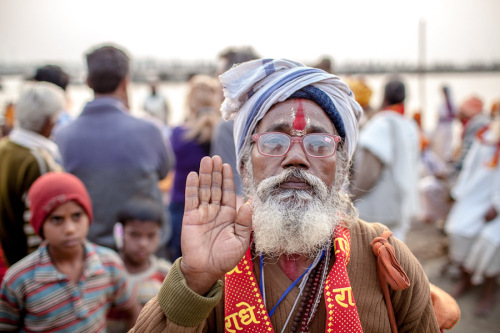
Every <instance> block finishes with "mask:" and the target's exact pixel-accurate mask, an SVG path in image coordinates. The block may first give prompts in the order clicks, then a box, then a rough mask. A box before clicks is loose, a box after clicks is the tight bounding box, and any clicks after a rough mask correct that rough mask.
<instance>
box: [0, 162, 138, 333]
mask: <svg viewBox="0 0 500 333" xmlns="http://www.w3.org/2000/svg"><path fill="white" fill-rule="evenodd" d="M28 200H29V202H30V209H31V214H32V215H31V219H30V222H31V225H32V226H33V228H34V230H35V231H36V232H37V233H38V234H39V235H40V237H42V239H44V242H43V243H42V244H41V245H40V247H39V248H38V250H37V251H35V252H33V253H31V254H30V255H28V256H27V257H25V258H24V259H22V260H21V261H19V262H18V263H16V264H15V265H13V266H11V267H10V268H9V269H8V271H7V274H6V275H5V279H4V281H3V283H2V288H1V292H0V331H2V332H6V331H14V332H34V331H37V332H49V331H50V332H103V331H105V330H106V314H107V312H108V309H109V308H110V307H111V305H113V306H116V307H120V308H121V309H123V310H124V311H126V312H127V313H128V318H129V324H131V325H133V323H135V320H136V319H137V315H138V313H139V310H140V307H139V304H138V303H137V301H136V298H135V295H133V291H132V288H131V286H130V284H129V282H128V280H127V276H126V273H125V270H124V268H123V264H122V262H121V260H120V258H119V256H118V255H117V254H116V253H115V252H114V251H113V250H110V249H107V248H104V247H101V246H98V245H95V244H93V243H90V242H89V241H87V240H86V237H87V231H88V229H89V225H90V223H91V221H92V204H91V201H90V197H89V195H88V193H87V190H86V189H85V186H84V185H83V183H82V182H81V181H80V180H79V179H78V178H77V177H75V176H73V175H71V174H68V173H62V172H49V173H47V174H45V175H43V176H41V177H40V178H38V179H37V180H36V181H35V182H34V183H33V185H32V186H31V188H30V190H29V191H28Z"/></svg>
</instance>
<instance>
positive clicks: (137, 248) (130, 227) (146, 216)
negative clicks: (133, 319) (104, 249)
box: [107, 196, 172, 333]
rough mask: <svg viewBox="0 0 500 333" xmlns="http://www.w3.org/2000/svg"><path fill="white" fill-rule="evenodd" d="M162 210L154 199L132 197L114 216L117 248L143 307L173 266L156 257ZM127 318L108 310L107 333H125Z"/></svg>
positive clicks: (122, 314) (125, 315) (122, 313)
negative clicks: (115, 216)
mask: <svg viewBox="0 0 500 333" xmlns="http://www.w3.org/2000/svg"><path fill="white" fill-rule="evenodd" d="M162 209H163V208H162V206H161V205H160V204H159V203H158V202H157V201H155V200H153V198H150V197H145V196H141V197H133V198H131V199H130V200H129V201H127V202H126V203H125V205H124V206H123V207H122V208H121V209H120V210H119V211H118V213H117V220H118V222H117V223H116V225H115V230H114V233H115V241H116V247H117V248H118V249H119V253H120V256H121V258H122V260H123V262H124V264H125V268H126V269H127V272H128V275H129V281H130V283H131V284H132V286H133V287H134V289H135V290H136V292H137V299H138V301H139V303H140V304H141V305H142V306H144V305H145V304H146V303H147V302H148V301H149V300H150V299H151V298H153V297H154V296H155V295H156V294H158V291H159V290H160V287H161V285H162V283H163V280H164V279H165V277H166V276H167V274H168V271H169V270H170V267H171V266H172V264H171V263H170V262H168V261H166V260H165V259H163V258H159V257H156V256H155V252H156V251H157V250H158V246H159V242H160V233H161V229H162V214H163V212H162ZM126 318H127V314H126V313H124V312H123V311H120V310H119V309H111V311H110V313H109V315H108V328H107V329H108V332H109V333H115V332H126V331H127V330H126Z"/></svg>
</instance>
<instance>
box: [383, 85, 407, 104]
mask: <svg viewBox="0 0 500 333" xmlns="http://www.w3.org/2000/svg"><path fill="white" fill-rule="evenodd" d="M405 98H406V87H405V84H404V82H403V81H401V80H399V79H391V80H390V81H389V82H387V83H386V85H385V88H384V101H385V104H386V105H392V104H398V103H402V102H404V100H405Z"/></svg>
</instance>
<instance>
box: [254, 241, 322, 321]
mask: <svg viewBox="0 0 500 333" xmlns="http://www.w3.org/2000/svg"><path fill="white" fill-rule="evenodd" d="M324 255H325V250H323V252H322V253H321V258H320V259H319V260H320V261H321V259H323V256H324ZM313 263H314V261H313V262H312V263H311V264H310V265H309V267H307V269H306V270H305V271H304V273H302V274H301V275H300V276H299V277H298V278H297V279H296V280H295V281H293V283H292V284H291V285H290V286H289V287H288V288H287V289H286V290H285V292H284V293H283V295H281V297H280V299H279V300H278V303H276V305H275V306H274V307H273V308H272V309H271V311H269V317H271V316H272V315H273V314H274V312H275V311H276V308H277V307H278V305H279V304H280V303H281V301H282V300H283V299H284V298H285V297H286V295H288V293H289V292H290V291H291V290H292V289H293V288H294V287H295V286H296V285H297V283H299V281H300V280H301V279H302V277H303V276H304V275H305V274H306V273H307V272H309V270H310V269H311V266H312V264H313ZM263 274H264V256H263V255H262V253H261V254H260V281H259V287H260V292H261V293H262V291H263V290H264V286H263V285H262V280H263V279H262V276H263ZM264 302H265V300H264Z"/></svg>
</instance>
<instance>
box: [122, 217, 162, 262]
mask: <svg viewBox="0 0 500 333" xmlns="http://www.w3.org/2000/svg"><path fill="white" fill-rule="evenodd" d="M159 241H160V226H159V225H158V223H157V222H155V221H139V220H133V221H129V222H127V223H126V224H125V226H124V227H123V254H124V256H125V257H126V258H127V259H128V260H130V261H132V262H133V263H135V264H140V263H143V262H144V261H146V260H147V259H148V257H149V256H150V255H151V254H153V253H155V252H156V250H157V249H158V243H159Z"/></svg>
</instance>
